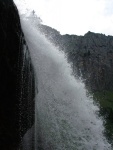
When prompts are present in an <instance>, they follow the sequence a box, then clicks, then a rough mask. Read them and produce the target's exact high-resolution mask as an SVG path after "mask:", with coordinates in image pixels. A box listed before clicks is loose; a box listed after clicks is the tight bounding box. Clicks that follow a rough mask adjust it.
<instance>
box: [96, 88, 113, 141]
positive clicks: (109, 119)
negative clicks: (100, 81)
mask: <svg viewBox="0 0 113 150" xmlns="http://www.w3.org/2000/svg"><path fill="white" fill-rule="evenodd" d="M93 97H94V100H95V101H96V103H98V104H99V106H100V112H99V114H100V115H101V116H102V117H103V118H104V126H105V133H104V134H105V135H106V137H107V138H108V140H109V141H110V142H111V143H112V144H113V91H103V92H95V93H94V95H93Z"/></svg>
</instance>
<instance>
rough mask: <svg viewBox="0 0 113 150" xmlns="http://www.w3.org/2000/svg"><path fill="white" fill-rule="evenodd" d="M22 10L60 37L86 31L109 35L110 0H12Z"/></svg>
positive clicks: (111, 26) (111, 30)
mask: <svg viewBox="0 0 113 150" xmlns="http://www.w3.org/2000/svg"><path fill="white" fill-rule="evenodd" d="M14 1H15V2H16V3H17V5H18V6H19V7H21V8H22V9H25V8H27V9H31V10H35V12H36V14H38V16H39V17H40V18H41V19H42V21H43V23H44V24H46V25H49V26H51V27H53V28H55V29H57V30H58V31H60V33H61V34H66V33H67V34H76V35H84V34H85V33H86V32H88V31H92V32H96V33H103V34H106V35H113V0H14Z"/></svg>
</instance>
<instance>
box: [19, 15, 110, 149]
mask: <svg viewBox="0 0 113 150" xmlns="http://www.w3.org/2000/svg"><path fill="white" fill-rule="evenodd" d="M34 22H35V21H34ZM35 23H36V22H35ZM21 24H22V29H23V32H24V34H25V38H26V42H27V44H28V47H29V50H30V55H31V58H32V62H33V65H34V69H35V74H36V78H37V81H38V82H37V85H38V93H37V95H36V116H35V150H40V149H41V150H111V146H110V144H109V143H108V142H107V140H106V138H105V137H104V135H103V131H104V127H103V120H102V119H101V118H99V117H98V115H97V112H98V110H99V108H98V107H97V106H95V105H94V104H93V99H92V98H91V97H87V94H86V89H85V86H84V84H83V83H82V82H80V81H77V80H76V79H75V78H74V77H73V75H72V70H71V66H70V64H68V63H67V60H66V58H65V54H64V53H63V52H62V51H59V50H58V49H57V48H56V47H54V46H53V45H52V44H51V43H50V42H49V41H47V39H46V38H45V36H44V35H42V34H41V33H40V32H39V31H38V29H37V26H36V24H34V23H33V20H32V19H30V18H29V19H26V18H21Z"/></svg>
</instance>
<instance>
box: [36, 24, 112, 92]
mask: <svg viewBox="0 0 113 150" xmlns="http://www.w3.org/2000/svg"><path fill="white" fill-rule="evenodd" d="M38 28H39V29H40V30H41V32H42V33H44V34H45V36H46V37H47V38H48V39H49V40H50V41H52V42H53V43H54V44H55V45H56V46H58V47H60V49H62V50H63V51H65V52H66V54H67V58H68V60H69V62H70V63H71V64H72V67H73V72H74V74H75V76H76V77H82V79H83V80H84V82H85V84H86V85H87V87H88V88H89V89H91V90H93V91H102V90H113V69H112V67H113V37H112V36H105V35H103V34H99V33H93V32H90V31H89V32H88V33H86V34H85V35H84V36H77V35H68V34H66V35H60V33H59V32H58V31H56V30H55V29H52V28H50V27H48V26H45V25H39V27H38Z"/></svg>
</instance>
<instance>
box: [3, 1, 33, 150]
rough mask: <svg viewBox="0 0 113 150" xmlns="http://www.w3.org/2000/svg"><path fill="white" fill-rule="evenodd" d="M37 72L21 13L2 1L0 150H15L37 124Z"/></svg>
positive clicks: (11, 4) (12, 5) (7, 2)
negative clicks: (27, 43)
mask: <svg viewBox="0 0 113 150" xmlns="http://www.w3.org/2000/svg"><path fill="white" fill-rule="evenodd" d="M34 96H35V79H34V71H33V67H32V63H31V59H30V55H29V50H28V48H27V45H26V42H25V39H24V35H23V32H22V30H21V25H20V19H19V15H18V10H17V8H16V6H15V4H14V3H13V0H0V150H16V149H18V147H19V144H20V143H21V140H22V138H23V136H24V134H25V133H26V132H27V130H28V129H29V128H31V127H32V125H33V123H34Z"/></svg>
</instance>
